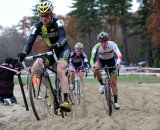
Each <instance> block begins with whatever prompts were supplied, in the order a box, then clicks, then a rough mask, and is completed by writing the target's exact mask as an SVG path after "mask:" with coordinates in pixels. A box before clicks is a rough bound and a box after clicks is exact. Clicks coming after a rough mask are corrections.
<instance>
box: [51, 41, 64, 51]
mask: <svg viewBox="0 0 160 130" xmlns="http://www.w3.org/2000/svg"><path fill="white" fill-rule="evenodd" d="M59 47H61V45H60V44H59V43H58V42H57V43H55V44H52V45H51V46H50V47H49V48H50V49H51V50H53V49H54V48H59Z"/></svg>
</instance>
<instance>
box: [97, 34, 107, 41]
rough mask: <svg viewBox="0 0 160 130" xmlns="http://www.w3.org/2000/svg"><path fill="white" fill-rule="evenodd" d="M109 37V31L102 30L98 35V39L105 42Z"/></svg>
mask: <svg viewBox="0 0 160 130" xmlns="http://www.w3.org/2000/svg"><path fill="white" fill-rule="evenodd" d="M108 39H109V35H108V33H106V32H101V33H100V34H98V36H97V40H98V41H99V42H104V41H107V40H108Z"/></svg>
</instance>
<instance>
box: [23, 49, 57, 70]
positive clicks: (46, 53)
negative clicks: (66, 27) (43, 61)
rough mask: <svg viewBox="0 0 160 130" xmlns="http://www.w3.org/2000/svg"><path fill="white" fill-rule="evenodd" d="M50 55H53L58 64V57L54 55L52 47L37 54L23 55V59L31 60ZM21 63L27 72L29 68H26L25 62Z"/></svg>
mask: <svg viewBox="0 0 160 130" xmlns="http://www.w3.org/2000/svg"><path fill="white" fill-rule="evenodd" d="M51 55H53V57H54V59H55V61H56V63H58V64H59V61H58V58H57V56H56V53H55V50H54V49H53V50H52V51H49V52H45V53H39V54H37V55H32V56H27V57H25V60H33V59H37V58H42V57H44V56H51ZM22 65H23V67H24V68H25V69H26V70H27V71H28V72H30V70H29V69H28V68H27V66H26V64H25V62H24V61H23V62H22Z"/></svg>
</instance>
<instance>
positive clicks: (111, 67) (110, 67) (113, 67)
mask: <svg viewBox="0 0 160 130" xmlns="http://www.w3.org/2000/svg"><path fill="white" fill-rule="evenodd" d="M94 69H96V70H108V69H117V67H116V66H107V65H106V66H104V67H102V68H96V67H94ZM117 74H118V76H119V69H117Z"/></svg>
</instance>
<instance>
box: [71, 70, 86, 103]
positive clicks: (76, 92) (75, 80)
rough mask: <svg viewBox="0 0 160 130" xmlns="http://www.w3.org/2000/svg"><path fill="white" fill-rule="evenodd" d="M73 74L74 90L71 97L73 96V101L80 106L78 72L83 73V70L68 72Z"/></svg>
mask: <svg viewBox="0 0 160 130" xmlns="http://www.w3.org/2000/svg"><path fill="white" fill-rule="evenodd" d="M70 72H74V73H75V77H74V90H73V95H74V96H75V100H76V101H77V103H78V104H79V105H80V98H81V88H80V72H85V70H81V69H75V71H70Z"/></svg>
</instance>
